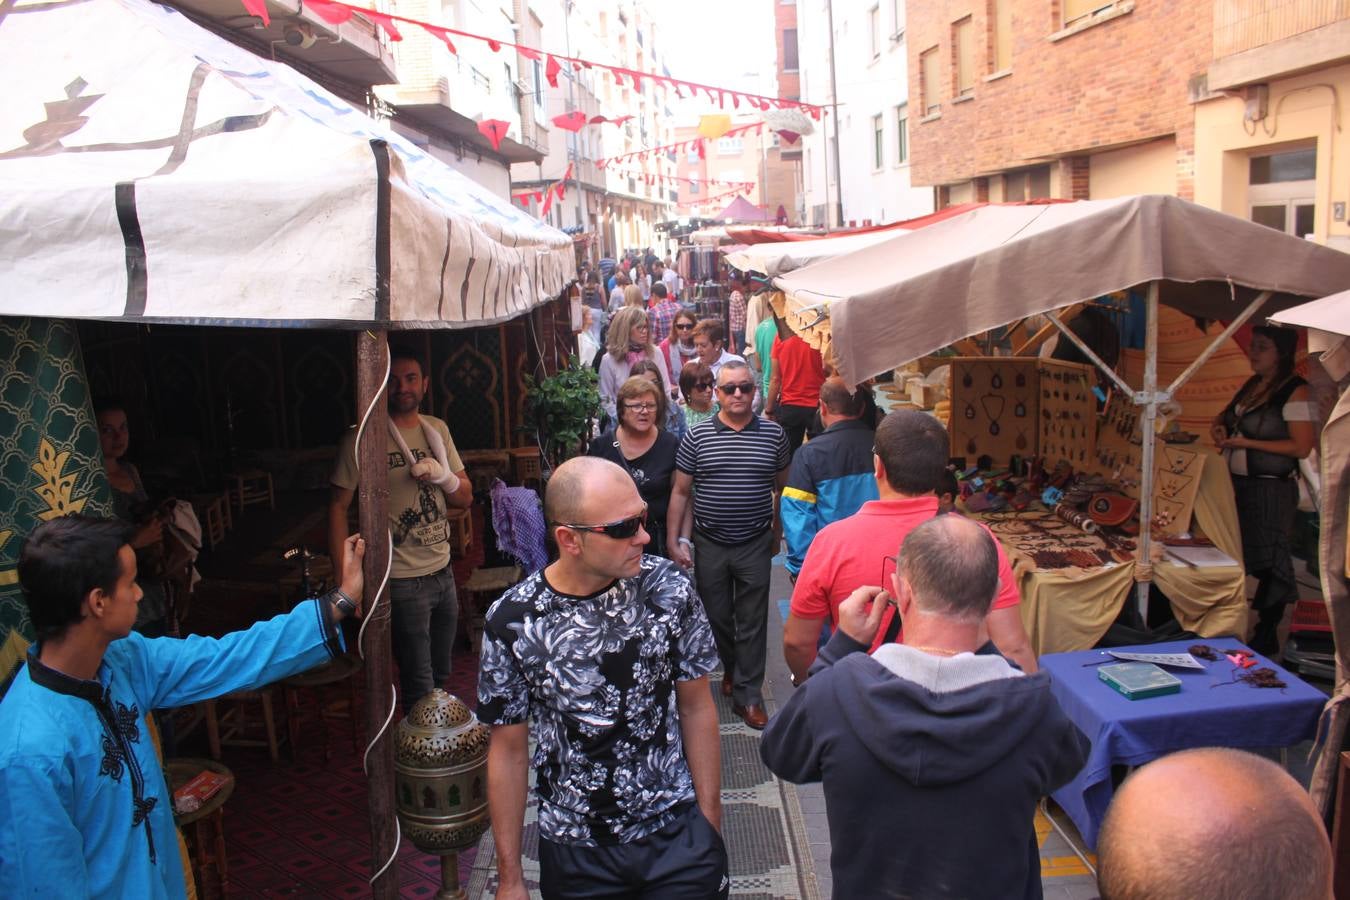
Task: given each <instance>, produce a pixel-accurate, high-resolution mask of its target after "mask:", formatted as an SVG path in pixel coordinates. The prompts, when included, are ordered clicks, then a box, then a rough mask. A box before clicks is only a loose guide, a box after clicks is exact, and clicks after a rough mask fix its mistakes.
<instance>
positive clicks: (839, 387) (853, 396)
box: [820, 375, 864, 419]
mask: <svg viewBox="0 0 1350 900" xmlns="http://www.w3.org/2000/svg"><path fill="white" fill-rule="evenodd" d="M820 404H821V406H824V407H825V412H827V413H829V414H830V415H831V416H836V417H838V418H841V419H856V418H858V417H859V416H861V415H862V414H863V408H864V404H863V394H862V391H850V390H849V389H848V385H846V384H844V379H842V378H840V377H839V376H838V375H835V376H832V377H830V378H826V379H825V383H824V384H822V385H821V386H820Z"/></svg>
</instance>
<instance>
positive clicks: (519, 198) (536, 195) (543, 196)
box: [511, 163, 572, 219]
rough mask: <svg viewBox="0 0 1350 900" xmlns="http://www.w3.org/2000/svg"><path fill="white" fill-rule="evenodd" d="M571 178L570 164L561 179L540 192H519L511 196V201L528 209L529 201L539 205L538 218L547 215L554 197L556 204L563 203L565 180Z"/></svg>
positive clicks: (565, 192) (565, 193)
mask: <svg viewBox="0 0 1350 900" xmlns="http://www.w3.org/2000/svg"><path fill="white" fill-rule="evenodd" d="M571 177H572V164H571V163H568V164H567V171H566V172H563V176H562V178H560V179H558V180H557V181H555V182H553V183H552V184H550V185H549V186H548V187H546V188H545V189H544V190H542V191H521V192H520V193H518V194H512V195H511V199H512V200H514V201H515V202H516V203H519V204H520V205H521V206H523V207H525V208H527V209H528V208H529V205H530V201H531V200H533V201H534V202H535V203H538V204H540V206H539V218H541V219H542V218H543V217H544V216H546V215H548V211H549V210H550V209H552V208H553V199H554V198H555V197H556V198H557V200H558V202H559V203H561V202H563V197H565V196H566V195H567V180H568V179H569V178H571Z"/></svg>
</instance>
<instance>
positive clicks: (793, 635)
mask: <svg viewBox="0 0 1350 900" xmlns="http://www.w3.org/2000/svg"><path fill="white" fill-rule="evenodd" d="M947 454H948V440H947V429H945V428H943V427H942V424H941V423H940V422H938V421H937V420H936V419H934V418H933V417H932V416H930V415H927V414H926V413H921V412H917V411H915V410H897V411H896V412H893V413H891V414H890V415H888V416H886V418H885V419H883V420H882V422H881V424H880V425H878V426H877V431H876V444H875V447H874V448H873V457H872V459H873V475H874V477H875V478H876V482H877V490H878V492H879V494H880V497H881V499H879V500H872V501H870V502H868V503H865V504H863V507H862V509H860V510H858V512H856V513H854V514H853V515H851V516H849V517H848V518H846V519H840V520H839V521H837V522H832V523H830V524H829V525H826V526H825V527H824V528H822V529H821V530H820V532H819V533H817V534H816V538H815V540H814V541H812V543H811V548H810V550H808V551H807V553H806V559H805V560H804V561H803V563H802V568H801V572H800V574H799V575H798V576H797V583H796V585H795V587H794V588H793V591H792V606H791V613H790V614H789V615H788V620H787V624H786V626H785V628H784V630H783V656H784V658H785V659H786V660H787V664H788V668H789V669H791V670H792V679H793V683H794V684H800V683H801V682H802V681H804V680H805V679H806V672H807V670H808V669H809V668H810V667H811V663H812V662H814V661H815V658H816V650H817V640H818V638H819V637H820V628H821V624H822V623H823V622H824V621H825V620H826V619H827V618H828V619H829V621H830V625H831V627H837V626H838V622H839V616H838V610H839V604H840V603H841V602H842V601H843V600H844V599H845V598H846V597H848V595H849V594H851V593H853V591H854V590H856V589H857V588H859V587H862V586H864V585H883V584H888V583H889V580H888V579H889V577H890V575H891V573H892V572H894V571H895V562H894V558H893V554H894V553H895V548H896V547H898V546H900V543H901V542H902V541H903V540H904V538H905V535H907V534H909V532H911V531H913V530H914V528H915V527H917V526H918V525H919V524H920V523H922V522H926V521H927V520H929V519H931V518H933V517H934V516H936V515H938V498H937V494H936V488H937V486H938V484H939V483H940V479H941V478H942V474H943V472H944V471H945V470H946V466H947ZM995 545H996V546H998V575H999V588H998V594H997V595H996V596H995V597H994V606H993V609H992V610H990V612H989V615H988V616H987V617H986V618H985V620H984V630H985V634H983V635H982V636H981V637H982V639H981V643H985V642H986V641H985V639H987V640H988V641H992V642H993V649H996V650H997V651H998V652H999V653H1001V654H1003V655H1004V656H1005V657H1007V658H1008V659H1010V660H1011V661H1012V662H1014V663H1016V664H1017V665H1018V666H1019V667H1021V669H1022V670H1023V671H1024V672H1027V673H1028V674H1030V673H1032V672H1035V671H1036V657H1035V655H1034V654H1033V653H1032V652H1031V642H1030V641H1029V640H1028V639H1027V633H1026V629H1025V628H1023V627H1022V618H1021V614H1020V612H1019V610H1018V604H1019V603H1020V602H1021V598H1020V597H1019V595H1018V593H1017V582H1016V581H1015V580H1014V579H1013V574H1012V567H1011V566H1010V565H1008V556H1007V554H1006V553H1004V552H1003V547H1002V546H999V545H998V542H997V541H995ZM894 617H895V609H894V607H892V608H891V609H889V610H887V612H886V615H885V618H884V619H883V621H882V624H881V628H880V629H878V631H877V636H876V638H875V639H874V640H873V643H872V646H871V648H870V650H875V649H876V648H877V647H879V646H880V645H881V644H882V643H883V642H885V641H897V640H899V630H898V622H895V621H894Z"/></svg>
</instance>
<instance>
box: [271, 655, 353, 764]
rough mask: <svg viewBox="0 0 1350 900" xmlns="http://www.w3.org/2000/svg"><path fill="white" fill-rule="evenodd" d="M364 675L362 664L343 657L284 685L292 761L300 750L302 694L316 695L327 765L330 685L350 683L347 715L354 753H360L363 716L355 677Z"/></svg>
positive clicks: (304, 673) (288, 679)
mask: <svg viewBox="0 0 1350 900" xmlns="http://www.w3.org/2000/svg"><path fill="white" fill-rule="evenodd" d="M360 671H361V660H359V659H357V658H356V657H355V656H352V655H351V654H344V655H342V656H339V657H338V658H337V659H334V660H332V661H331V662H327V663H324V664H323V665H321V666H318V667H316V668H313V669H310V670H309V671H308V672H301V673H300V674H299V675H292V676H291V677H290V678H287V679H285V680H284V681H282V682H281V688H282V691H283V693H284V694H285V697H286V728H287V730H288V731H289V734H290V739H291V759H292V760H294V759H295V754H296V753H297V752H299V748H300V717H301V709H302V707H301V705H300V693H301V692H302V691H313V692H314V695H315V700H316V701H317V703H316V704H315V707H317V709H318V711H319V729H320V730H321V731H322V732H323V761H324V762H328V716H329V712H328V707H329V705H330V704H327V703H324V698H323V689H324V688H326V687H329V686H331V685H335V684H340V683H341V682H343V681H345V682H347V713H346V715H347V716H348V717H349V718H350V719H351V721H352V752H353V753H360V752H361V725H360V721H361V716H360V713H359V712H358V710H359V709H360V699H359V697H358V696H357V693H356V690H357V688H356V675H357V673H359V672H360ZM337 715H338V716H341V715H342V713H337Z"/></svg>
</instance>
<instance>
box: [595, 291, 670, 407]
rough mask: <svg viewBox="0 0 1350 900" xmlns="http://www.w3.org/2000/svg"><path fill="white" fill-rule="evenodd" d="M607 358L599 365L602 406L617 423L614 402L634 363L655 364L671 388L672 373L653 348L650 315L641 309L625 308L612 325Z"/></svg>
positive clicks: (607, 346)
mask: <svg viewBox="0 0 1350 900" xmlns="http://www.w3.org/2000/svg"><path fill="white" fill-rule="evenodd" d="M605 350H606V352H605V356H604V358H603V359H602V360H601V361H600V403H601V405H602V406H604V408H605V412H606V413H608V414H609V417H610V419H611V420H613V419H615V418H616V417H615V405H614V404H615V398H616V397H617V396H618V393H619V387H620V386H621V385H622V384H623V383H624V382H625V381H626V380H627V379H628V375H629V373H630V372H631V371H632V368H633V365H634V363H637V362H639V361H641V360H644V359H649V360H651V361H652V362H654V363H655V364H656V366H657V368H659V369H660V370H661V380H662V383H664V384H670V370H669V369H668V368H666V362H665V360H664V359H662V358H661V353H660V352H659V351H658V350H657V349H656V347H655V346H653V345H652V338H651V324H650V323H649V322H648V320H647V311H646V310H644V309H642V308H641V307H639V306H625V307H623V308H622V309H620V310H619V311H618V312H616V313H615V314H614V318H612V319H610V322H609V335H608V338H607V339H606V341H605Z"/></svg>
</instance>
